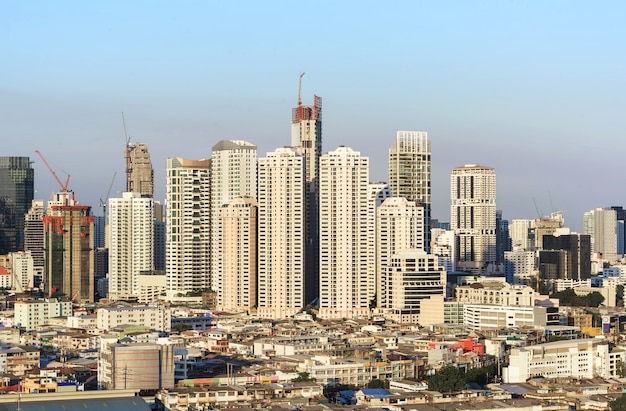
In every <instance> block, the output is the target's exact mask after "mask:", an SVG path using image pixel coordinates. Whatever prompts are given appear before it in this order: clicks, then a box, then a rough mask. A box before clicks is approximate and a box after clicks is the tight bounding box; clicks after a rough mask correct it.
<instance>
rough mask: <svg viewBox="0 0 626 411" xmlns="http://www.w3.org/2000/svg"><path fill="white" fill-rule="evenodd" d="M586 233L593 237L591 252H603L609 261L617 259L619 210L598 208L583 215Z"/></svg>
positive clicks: (605, 258) (604, 258)
mask: <svg viewBox="0 0 626 411" xmlns="http://www.w3.org/2000/svg"><path fill="white" fill-rule="evenodd" d="M583 230H584V234H588V235H589V236H590V237H591V252H592V253H600V254H602V259H603V260H604V261H607V262H611V263H612V262H615V261H616V260H617V211H616V210H614V209H612V208H596V209H595V210H591V211H587V212H586V213H585V214H584V216H583Z"/></svg>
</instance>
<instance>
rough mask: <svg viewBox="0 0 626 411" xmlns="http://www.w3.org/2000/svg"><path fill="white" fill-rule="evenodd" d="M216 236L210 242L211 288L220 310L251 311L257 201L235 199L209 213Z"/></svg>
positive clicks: (255, 295)
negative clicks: (214, 256) (212, 256)
mask: <svg viewBox="0 0 626 411" xmlns="http://www.w3.org/2000/svg"><path fill="white" fill-rule="evenodd" d="M212 219H213V222H214V223H216V224H215V226H217V227H219V230H220V231H219V235H217V236H216V237H217V238H215V239H214V241H213V242H212V247H215V248H214V249H213V248H212V251H214V253H213V255H215V254H219V256H220V258H218V259H216V260H213V261H212V265H211V267H212V273H213V277H212V280H213V281H212V284H213V285H212V289H213V291H215V292H216V293H217V309H218V310H220V311H239V312H248V313H249V312H250V310H252V308H253V307H255V306H256V302H257V300H256V297H257V283H256V281H257V203H256V200H255V199H254V198H249V197H247V198H244V197H240V198H235V199H233V200H231V201H229V202H228V203H227V204H225V205H224V206H223V207H222V208H219V209H217V210H216V212H215V213H214V214H213V216H212Z"/></svg>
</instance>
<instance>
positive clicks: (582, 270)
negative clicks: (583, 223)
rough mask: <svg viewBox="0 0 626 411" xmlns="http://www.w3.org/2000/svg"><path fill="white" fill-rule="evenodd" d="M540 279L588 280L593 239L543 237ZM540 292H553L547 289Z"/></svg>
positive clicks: (540, 254) (585, 236) (587, 237)
mask: <svg viewBox="0 0 626 411" xmlns="http://www.w3.org/2000/svg"><path fill="white" fill-rule="evenodd" d="M538 265H539V267H538V268H539V279H540V280H541V281H543V282H546V281H548V282H549V281H550V280H557V279H567V280H587V279H589V278H590V277H591V237H590V236H589V235H587V234H565V235H559V236H553V235H545V236H543V250H542V251H540V252H539V262H538ZM540 291H543V292H545V291H551V290H546V289H545V288H544V289H542V290H540Z"/></svg>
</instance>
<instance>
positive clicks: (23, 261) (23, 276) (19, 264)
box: [10, 251, 35, 293]
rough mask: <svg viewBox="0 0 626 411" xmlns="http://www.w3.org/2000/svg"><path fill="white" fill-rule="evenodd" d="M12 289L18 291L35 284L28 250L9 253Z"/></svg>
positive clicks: (30, 287) (32, 263) (31, 257)
mask: <svg viewBox="0 0 626 411" xmlns="http://www.w3.org/2000/svg"><path fill="white" fill-rule="evenodd" d="M10 257H11V276H12V277H13V278H12V280H13V281H12V289H13V290H15V291H16V292H18V293H21V292H24V291H25V290H30V289H32V288H33V287H34V286H35V270H34V261H33V256H32V254H31V253H30V251H16V252H14V253H11V254H10Z"/></svg>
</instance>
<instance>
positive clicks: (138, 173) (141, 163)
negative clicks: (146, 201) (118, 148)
mask: <svg viewBox="0 0 626 411" xmlns="http://www.w3.org/2000/svg"><path fill="white" fill-rule="evenodd" d="M124 158H125V159H126V192H129V193H139V194H140V195H141V196H142V197H154V170H153V169H152V160H150V152H149V151H148V146H147V145H146V144H143V143H131V144H127V145H126V149H125V150H124Z"/></svg>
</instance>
